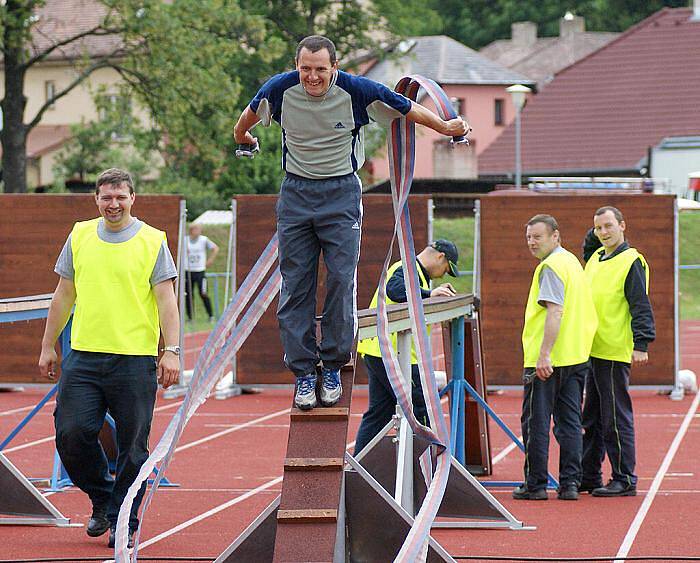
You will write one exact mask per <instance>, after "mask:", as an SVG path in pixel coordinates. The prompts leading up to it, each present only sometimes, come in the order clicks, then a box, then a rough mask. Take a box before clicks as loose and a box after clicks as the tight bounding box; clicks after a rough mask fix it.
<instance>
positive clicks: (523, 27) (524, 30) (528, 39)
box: [510, 0, 700, 47]
mask: <svg viewBox="0 0 700 563" xmlns="http://www.w3.org/2000/svg"><path fill="white" fill-rule="evenodd" d="M697 1H700V0H696V2H697ZM510 35H511V38H512V40H513V44H515V45H516V46H518V47H529V46H530V45H534V44H535V42H536V41H537V24H536V23H535V22H516V23H513V24H511V26H510Z"/></svg>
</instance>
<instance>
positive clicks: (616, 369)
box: [580, 206, 656, 497]
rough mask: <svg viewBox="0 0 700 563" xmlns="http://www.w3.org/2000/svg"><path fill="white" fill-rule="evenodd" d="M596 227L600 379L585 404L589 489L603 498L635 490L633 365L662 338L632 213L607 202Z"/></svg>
mask: <svg viewBox="0 0 700 563" xmlns="http://www.w3.org/2000/svg"><path fill="white" fill-rule="evenodd" d="M593 225H594V227H593V229H594V233H595V235H596V236H597V238H598V240H599V242H600V244H602V245H603V249H602V250H599V251H597V252H594V253H593V255H592V256H591V257H590V259H589V260H588V262H587V263H586V278H587V280H588V282H589V284H590V286H591V292H592V294H593V303H594V304H595V308H596V312H597V314H598V319H599V322H598V329H597V331H596V334H595V338H594V339H593V345H592V348H591V364H592V367H593V373H592V377H589V378H588V381H587V382H586V401H585V403H584V406H583V428H584V431H585V432H584V436H583V479H582V482H581V487H580V490H581V491H588V492H590V493H591V494H592V495H593V496H597V497H618V496H634V495H636V494H637V476H636V475H635V474H634V467H635V447H634V415H633V412H632V398H631V397H630V394H629V374H630V367H631V364H635V365H642V364H645V363H646V362H647V361H648V358H649V356H648V352H647V350H648V346H649V343H650V342H652V341H653V340H654V338H655V336H656V330H655V326H654V313H653V311H652V308H651V303H650V302H649V296H648V291H649V266H648V265H647V263H646V260H644V257H643V256H642V255H641V254H640V253H639V252H638V251H637V250H636V249H635V248H632V247H631V246H630V245H629V244H628V243H627V242H626V241H625V229H626V227H627V225H626V224H625V219H624V217H623V215H622V213H621V212H620V210H619V209H617V208H615V207H612V206H605V207H601V208H600V209H598V210H597V211H596V212H595V215H594V217H593ZM606 454H607V456H608V460H609V461H610V466H611V468H612V477H611V479H610V481H609V482H608V484H607V485H605V486H603V481H602V471H601V467H602V463H603V459H604V458H605V455H606Z"/></svg>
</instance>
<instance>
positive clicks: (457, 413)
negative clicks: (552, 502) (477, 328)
mask: <svg viewBox="0 0 700 563" xmlns="http://www.w3.org/2000/svg"><path fill="white" fill-rule="evenodd" d="M451 325H452V335H451V336H452V379H451V380H450V382H449V383H448V384H447V386H446V387H445V388H444V389H443V390H442V391H441V392H440V396H443V395H445V394H446V393H450V421H456V424H454V423H453V424H450V450H451V452H452V455H453V456H454V457H455V458H456V459H457V461H458V462H459V463H460V464H461V465H462V466H464V465H465V445H464V444H465V436H464V419H465V411H466V401H465V398H466V395H465V393H469V395H470V396H471V398H472V399H473V400H474V401H476V402H477V403H478V405H479V406H480V407H481V408H482V409H484V411H486V413H487V414H488V416H490V417H491V419H492V420H493V421H494V422H495V423H496V424H497V425H498V426H499V428H500V429H501V430H503V432H504V433H505V434H506V436H508V438H510V439H511V440H512V441H513V443H515V445H517V446H518V448H520V450H521V451H523V452H525V445H524V444H523V443H522V442H521V441H520V439H519V438H518V437H517V436H516V435H515V434H514V433H513V431H512V430H511V429H510V428H508V426H507V425H506V423H505V422H503V419H501V417H500V416H498V414H496V412H495V411H494V410H493V409H492V408H491V407H490V406H489V404H488V403H487V402H486V401H485V400H484V399H483V397H481V396H480V395H479V393H478V392H477V391H476V389H474V387H472V386H471V385H470V384H469V382H468V381H467V380H466V379H465V378H464V317H459V318H456V319H453V320H452V321H451ZM480 483H481V484H482V485H484V486H485V487H517V486H519V485H520V484H521V483H522V482H521V481H484V480H482V481H480ZM547 488H549V489H557V488H559V483H558V482H557V480H556V479H555V478H554V477H553V476H552V475H551V474H550V473H547Z"/></svg>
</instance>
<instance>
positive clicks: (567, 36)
mask: <svg viewBox="0 0 700 563" xmlns="http://www.w3.org/2000/svg"><path fill="white" fill-rule="evenodd" d="M618 35H620V34H619V33H612V32H591V31H586V22H585V20H584V18H582V17H580V16H575V15H573V14H571V13H569V12H567V14H566V15H565V16H564V17H563V18H561V19H560V20H559V36H558V37H537V24H536V23H534V22H530V21H526V22H516V23H514V24H512V25H511V38H510V39H499V40H497V41H494V42H492V43H490V44H488V45H487V46H486V47H484V48H482V49H481V50H480V51H479V53H480V54H481V55H484V56H485V57H488V58H489V59H491V60H492V61H494V62H497V63H498V64H500V65H503V66H505V67H507V68H510V69H511V70H514V71H517V72H519V73H521V74H524V75H525V76H528V77H530V78H532V79H534V80H536V81H537V85H538V88H539V89H542V88H543V87H544V86H545V85H546V84H547V82H549V81H550V80H551V79H552V77H553V76H554V75H555V74H556V73H557V72H559V71H560V70H562V69H564V68H566V67H567V66H569V65H572V64H573V63H575V62H576V61H578V60H581V59H582V58H584V57H585V56H587V55H589V54H590V53H592V52H594V51H596V50H598V49H600V48H601V47H602V46H603V45H606V44H607V43H609V42H610V41H612V40H613V39H614V38H615V37H617V36H618Z"/></svg>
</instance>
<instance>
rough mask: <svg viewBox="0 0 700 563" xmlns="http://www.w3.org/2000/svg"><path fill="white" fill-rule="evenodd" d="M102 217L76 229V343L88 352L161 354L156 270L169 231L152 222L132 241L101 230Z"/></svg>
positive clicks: (73, 237) (73, 344)
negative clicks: (110, 237)
mask: <svg viewBox="0 0 700 563" xmlns="http://www.w3.org/2000/svg"><path fill="white" fill-rule="evenodd" d="M99 221H100V219H92V220H90V221H82V222H78V223H76V224H75V226H74V227H73V231H72V232H71V249H72V251H73V268H74V270H75V278H74V283H75V290H76V300H75V313H74V315H73V328H72V331H71V347H72V348H73V349H75V350H82V351H84V352H104V353H109V354H124V355H128V356H157V355H158V338H159V335H160V326H159V318H158V307H157V304H156V299H155V295H154V294H153V290H152V288H151V282H150V278H151V274H152V272H153V267H154V266H155V263H156V260H157V258H158V253H159V252H160V247H161V244H162V243H163V241H164V240H165V233H164V232H162V231H159V230H157V229H154V228H153V227H150V226H149V225H146V224H145V223H144V224H143V225H142V226H141V228H140V229H139V231H138V232H137V233H136V235H134V236H133V237H132V238H131V239H129V240H128V241H126V242H120V243H109V242H105V241H103V240H101V239H100V238H99V236H98V235H97V224H98V222H99Z"/></svg>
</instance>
